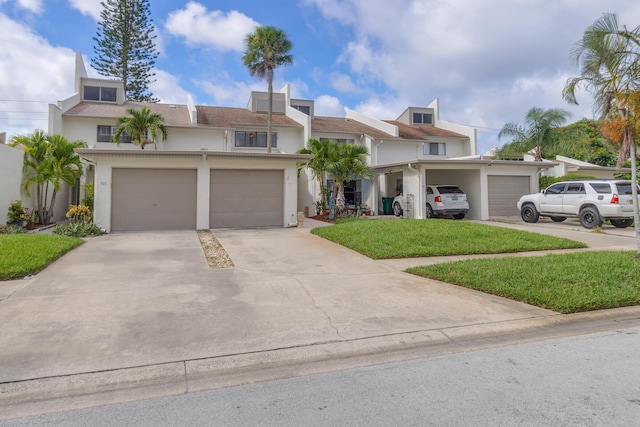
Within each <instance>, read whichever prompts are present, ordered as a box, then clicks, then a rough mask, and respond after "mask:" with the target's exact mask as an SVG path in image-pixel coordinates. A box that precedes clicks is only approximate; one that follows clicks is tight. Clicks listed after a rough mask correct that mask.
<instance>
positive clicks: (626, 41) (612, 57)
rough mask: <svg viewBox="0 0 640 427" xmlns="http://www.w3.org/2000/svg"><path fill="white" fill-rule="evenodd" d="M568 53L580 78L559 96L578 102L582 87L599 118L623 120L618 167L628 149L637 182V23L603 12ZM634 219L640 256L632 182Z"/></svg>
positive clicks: (639, 224)
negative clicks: (632, 26) (620, 20)
mask: <svg viewBox="0 0 640 427" xmlns="http://www.w3.org/2000/svg"><path fill="white" fill-rule="evenodd" d="M571 56H572V58H573V60H574V61H575V62H576V65H578V66H580V77H572V78H570V79H569V80H567V83H566V85H565V87H564V90H563V92H562V95H563V97H564V99H565V100H566V101H567V102H570V103H572V104H577V103H578V101H577V99H576V93H575V91H576V88H578V87H580V86H582V87H584V88H585V89H586V90H587V91H589V92H591V93H592V95H593V96H594V99H595V104H594V106H595V109H596V112H599V113H600V116H601V117H602V118H612V117H617V118H619V119H622V123H623V129H622V144H621V146H620V152H619V155H618V161H617V167H622V166H623V165H624V162H625V161H626V159H627V157H628V155H629V152H631V177H632V180H633V182H634V184H635V183H637V182H638V181H637V179H638V177H637V162H636V139H638V137H639V136H640V135H638V131H637V127H636V126H634V123H637V119H638V117H637V116H638V114H639V113H640V111H638V108H637V105H636V106H635V107H634V106H632V105H631V104H634V102H630V101H632V100H636V99H637V97H638V92H639V91H640V84H639V81H640V26H639V27H636V28H635V29H633V30H627V28H626V27H625V26H620V25H619V24H618V17H617V15H616V14H615V13H606V14H604V15H602V16H601V17H600V18H599V19H598V20H596V21H595V22H594V23H593V24H592V25H590V26H589V27H587V29H586V30H585V31H584V34H583V36H582V39H581V40H580V41H578V42H577V43H576V44H575V46H574V48H573V50H572V52H571ZM631 188H632V192H633V199H634V220H635V230H636V241H637V244H638V250H637V253H636V257H637V258H640V212H639V211H638V191H637V186H636V185H632V186H631Z"/></svg>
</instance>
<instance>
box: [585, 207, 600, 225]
mask: <svg viewBox="0 0 640 427" xmlns="http://www.w3.org/2000/svg"><path fill="white" fill-rule="evenodd" d="M580 224H581V225H582V226H583V227H584V228H595V227H601V226H602V218H600V213H599V212H598V210H597V209H596V208H593V207H591V206H588V207H586V208H584V209H582V210H581V211H580Z"/></svg>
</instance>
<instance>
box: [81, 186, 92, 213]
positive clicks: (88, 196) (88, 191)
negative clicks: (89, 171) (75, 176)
mask: <svg viewBox="0 0 640 427" xmlns="http://www.w3.org/2000/svg"><path fill="white" fill-rule="evenodd" d="M82 189H83V190H84V197H83V198H82V204H83V205H85V206H87V207H88V208H89V209H90V210H92V211H93V181H92V182H87V183H86V184H82Z"/></svg>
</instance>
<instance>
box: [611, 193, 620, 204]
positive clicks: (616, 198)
mask: <svg viewBox="0 0 640 427" xmlns="http://www.w3.org/2000/svg"><path fill="white" fill-rule="evenodd" d="M619 201H620V198H618V195H617V194H616V193H613V197H612V198H611V204H612V205H617V204H618V202H619Z"/></svg>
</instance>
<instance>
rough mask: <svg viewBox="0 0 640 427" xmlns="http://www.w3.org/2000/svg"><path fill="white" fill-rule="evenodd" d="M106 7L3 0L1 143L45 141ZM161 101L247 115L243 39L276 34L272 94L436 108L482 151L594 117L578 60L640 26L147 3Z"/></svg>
mask: <svg viewBox="0 0 640 427" xmlns="http://www.w3.org/2000/svg"><path fill="white" fill-rule="evenodd" d="M101 9H102V6H101V5H100V1H99V0H0V132H6V133H7V138H8V139H9V138H11V136H13V135H19V134H28V133H31V132H32V131H33V130H35V129H43V130H46V129H47V111H48V107H47V105H48V104H49V103H55V102H57V101H58V100H61V99H65V98H68V97H69V96H70V95H72V94H73V90H74V88H73V73H74V64H75V62H74V57H75V52H76V51H80V52H81V53H82V54H83V56H84V58H85V64H86V67H87V71H88V73H89V75H90V76H92V77H98V74H97V73H96V72H95V70H93V69H92V68H91V66H90V59H91V58H93V57H94V56H95V52H94V44H95V43H94V40H93V38H94V37H95V36H96V31H97V29H98V22H99V20H100V11H101ZM150 12H151V19H152V24H153V25H154V26H155V34H156V36H157V37H156V39H155V40H156V48H157V50H158V52H159V57H158V59H157V60H156V69H155V73H156V76H155V81H154V82H153V83H152V84H151V85H150V91H151V92H152V93H153V95H154V96H156V97H157V98H159V99H160V101H161V102H165V103H180V104H184V103H186V99H187V96H188V95H191V96H192V97H193V98H194V100H195V102H196V104H197V105H214V106H224V107H245V106H246V105H247V102H248V100H249V95H250V93H251V91H252V90H261V91H266V82H265V81H260V80H258V79H256V78H254V77H251V76H250V75H249V72H248V71H247V69H246V68H244V67H243V65H242V60H241V57H242V54H243V51H244V38H245V36H246V35H247V34H248V33H249V32H251V31H253V30H254V29H255V28H256V26H259V25H273V26H275V27H278V28H280V29H282V30H284V31H285V32H286V34H287V35H288V37H289V39H290V40H291V42H292V43H293V49H292V51H291V53H292V54H293V60H294V62H293V64H292V65H291V66H287V67H280V68H277V69H276V70H275V76H274V90H279V89H280V88H282V87H283V86H284V85H285V84H287V83H288V84H290V85H291V89H292V95H293V96H294V97H295V98H300V99H311V100H314V101H315V112H316V115H325V116H334V117H343V116H344V115H345V112H346V111H347V110H355V111H358V112H360V113H363V114H365V115H368V116H371V117H374V118H378V119H388V120H393V119H396V118H397V117H398V116H399V115H400V114H401V113H402V112H403V111H404V110H405V109H406V108H407V107H410V106H412V107H422V106H427V105H428V104H430V103H431V101H433V100H434V99H436V98H438V99H439V100H440V118H441V119H443V120H447V121H451V122H455V123H461V124H465V125H470V126H474V127H476V128H477V130H478V153H479V154H482V153H484V152H486V151H488V150H489V149H491V148H492V147H496V146H501V145H502V144H504V143H506V142H509V140H505V139H504V138H503V139H499V138H498V133H499V131H500V129H501V128H502V127H503V126H504V125H505V124H506V123H522V122H523V120H524V116H525V114H526V112H527V111H528V110H529V109H531V108H532V107H534V106H535V107H541V108H563V109H566V110H568V111H569V112H571V114H572V117H571V122H573V121H577V120H580V119H581V118H583V117H587V118H592V117H593V116H594V113H593V109H592V106H593V103H592V97H591V95H590V94H589V93H587V92H578V101H579V102H580V104H579V105H578V106H572V105H570V104H567V103H566V102H565V101H564V100H563V99H562V88H563V87H564V85H565V83H566V81H567V79H568V78H569V77H575V76H578V75H579V72H580V71H579V67H578V65H577V64H575V63H574V62H573V61H572V60H571V59H570V52H571V49H572V47H573V46H574V44H575V43H576V42H577V41H578V40H579V39H580V38H581V37H582V34H583V32H584V30H585V28H587V26H589V25H590V24H592V23H593V22H594V21H595V20H596V19H598V18H599V17H601V16H602V14H603V13H617V14H618V18H619V22H620V23H621V24H624V25H627V26H628V27H630V28H635V27H636V26H638V25H640V2H639V1H636V0H608V1H606V2H603V1H602V0H273V1H264V0H253V1H248V0H215V1H214V0H199V1H195V0H194V1H185V0H151V1H150Z"/></svg>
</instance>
